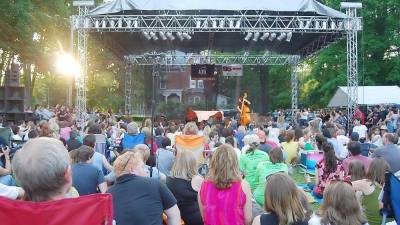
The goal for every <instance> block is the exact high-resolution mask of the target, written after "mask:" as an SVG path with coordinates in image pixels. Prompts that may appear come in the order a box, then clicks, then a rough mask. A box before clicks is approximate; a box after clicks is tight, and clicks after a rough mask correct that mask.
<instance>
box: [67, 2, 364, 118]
mask: <svg viewBox="0 0 400 225" xmlns="http://www.w3.org/2000/svg"><path fill="white" fill-rule="evenodd" d="M83 2H88V1H83ZM89 2H90V1H89ZM75 6H77V7H78V12H79V14H78V15H75V16H73V19H72V24H71V25H72V27H73V30H74V31H76V32H77V34H78V42H77V49H78V54H77V56H78V58H79V62H80V64H81V66H82V74H81V77H80V78H78V79H77V80H76V85H77V89H78V91H77V96H76V99H77V101H76V111H77V115H78V118H79V119H81V120H82V119H83V116H84V115H85V112H86V76H87V36H88V33H90V32H126V33H142V34H143V35H145V36H147V35H149V34H150V35H151V34H153V36H151V37H150V36H147V37H150V38H148V39H149V40H150V39H152V40H154V41H157V40H158V39H159V38H158V37H160V40H159V41H162V40H161V39H163V40H167V38H169V39H170V40H173V39H175V37H174V34H175V35H176V37H177V38H178V37H179V38H180V39H181V38H182V37H181V35H182V34H183V36H184V37H185V38H186V40H185V41H188V42H190V39H191V35H192V36H193V35H196V33H211V34H212V33H218V32H224V33H241V34H243V36H245V35H246V34H249V33H251V34H252V35H253V34H254V35H255V34H258V35H263V34H264V35H265V34H266V33H268V34H272V33H275V35H276V33H281V34H282V33H285V34H286V37H287V38H288V36H289V35H290V36H292V35H293V34H294V33H297V34H305V33H314V34H327V35H320V36H319V37H318V39H316V40H314V41H312V42H311V43H308V45H306V46H304V48H302V49H301V50H300V51H299V52H298V54H295V55H275V54H264V55H256V56H255V55H247V54H245V55H225V56H224V55H207V56H201V55H194V54H187V55H185V56H180V55H179V56H178V55H174V54H168V53H167V54H166V53H150V54H140V55H128V56H125V61H126V63H127V64H129V65H153V63H154V57H155V56H157V60H158V61H157V64H159V65H190V64H193V63H213V64H243V65H290V66H291V69H292V73H291V85H292V112H294V113H295V112H296V111H297V110H298V77H297V65H298V64H299V63H300V62H301V60H302V59H304V57H306V56H308V55H310V54H313V53H315V51H316V50H319V49H321V47H324V46H326V45H328V44H329V43H330V42H332V41H334V40H335V39H337V38H342V37H343V36H345V37H346V38H347V80H348V88H349V90H350V91H349V99H348V107H347V108H348V113H349V114H348V115H349V117H350V118H349V121H351V117H352V115H353V113H354V109H355V108H356V107H357V103H358V99H357V91H356V90H357V88H358V71H357V63H358V62H357V54H358V53H357V32H358V31H360V30H362V20H361V19H362V18H361V17H359V16H357V9H358V8H361V3H349V2H346V3H342V4H341V7H342V8H344V9H346V15H347V18H332V17H329V16H297V15H292V16H285V15H282V13H280V14H272V15H271V12H268V11H262V10H261V11H240V12H235V13H236V14H235V15H195V14H193V15H187V14H185V15H182V14H181V13H180V11H172V10H171V11H160V13H159V14H157V15H90V14H89V13H88V12H89V11H88V9H89V7H90V6H87V5H85V4H80V5H75ZM154 34H158V35H159V36H158V37H154ZM168 34H169V35H168ZM328 34H329V35H330V36H329V37H330V38H328ZM185 35H186V36H185ZM171 36H172V37H171ZM182 40H183V39H182ZM289 41H290V40H289ZM128 68H130V66H127V69H128ZM127 76H130V77H127V78H126V79H125V81H126V84H125V93H126V95H131V94H132V90H131V88H132V87H131V86H132V85H131V83H132V78H131V74H129V73H128V72H127ZM125 111H126V112H128V113H129V112H130V111H131V97H130V96H126V98H125Z"/></svg>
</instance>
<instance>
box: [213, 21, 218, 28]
mask: <svg viewBox="0 0 400 225" xmlns="http://www.w3.org/2000/svg"><path fill="white" fill-rule="evenodd" d="M212 27H213V28H217V21H216V20H213V21H212Z"/></svg>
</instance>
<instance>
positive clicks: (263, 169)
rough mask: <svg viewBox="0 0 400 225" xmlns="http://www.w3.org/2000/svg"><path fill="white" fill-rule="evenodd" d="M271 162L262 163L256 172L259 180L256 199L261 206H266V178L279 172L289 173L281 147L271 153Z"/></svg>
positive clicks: (255, 192)
mask: <svg viewBox="0 0 400 225" xmlns="http://www.w3.org/2000/svg"><path fill="white" fill-rule="evenodd" d="M269 159H270V161H266V162H260V163H259V164H258V165H257V170H256V175H255V177H256V179H257V180H258V184H257V187H256V189H255V190H254V193H253V195H254V198H255V199H256V201H257V203H258V204H260V205H261V206H264V190H265V184H266V181H267V180H266V178H267V177H269V176H270V175H272V174H274V173H278V172H284V173H286V174H287V173H288V170H289V168H288V166H287V164H286V163H285V161H284V160H283V152H282V149H281V148H280V147H277V148H274V149H272V150H271V151H270V152H269Z"/></svg>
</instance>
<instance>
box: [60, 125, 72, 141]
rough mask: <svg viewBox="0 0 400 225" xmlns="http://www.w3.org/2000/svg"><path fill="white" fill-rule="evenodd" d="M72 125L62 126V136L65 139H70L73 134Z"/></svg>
mask: <svg viewBox="0 0 400 225" xmlns="http://www.w3.org/2000/svg"><path fill="white" fill-rule="evenodd" d="M71 131H72V129H71V127H63V128H60V137H62V138H63V139H64V140H66V141H68V140H69V137H70V135H71Z"/></svg>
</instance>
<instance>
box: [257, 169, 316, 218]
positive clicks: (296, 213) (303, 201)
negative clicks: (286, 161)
mask: <svg viewBox="0 0 400 225" xmlns="http://www.w3.org/2000/svg"><path fill="white" fill-rule="evenodd" d="M264 201H265V210H266V211H267V213H266V214H262V215H259V216H257V217H255V218H254V220H253V225H281V224H288V225H307V224H308V220H309V217H310V215H311V213H310V212H311V208H310V206H309V204H308V201H307V198H306V196H305V194H304V193H303V192H302V191H300V190H299V189H298V188H297V186H296V184H295V183H294V182H293V180H292V179H291V178H290V177H289V176H288V175H286V174H284V173H275V174H273V175H271V176H270V177H268V178H267V185H266V186H265V200H264Z"/></svg>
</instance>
